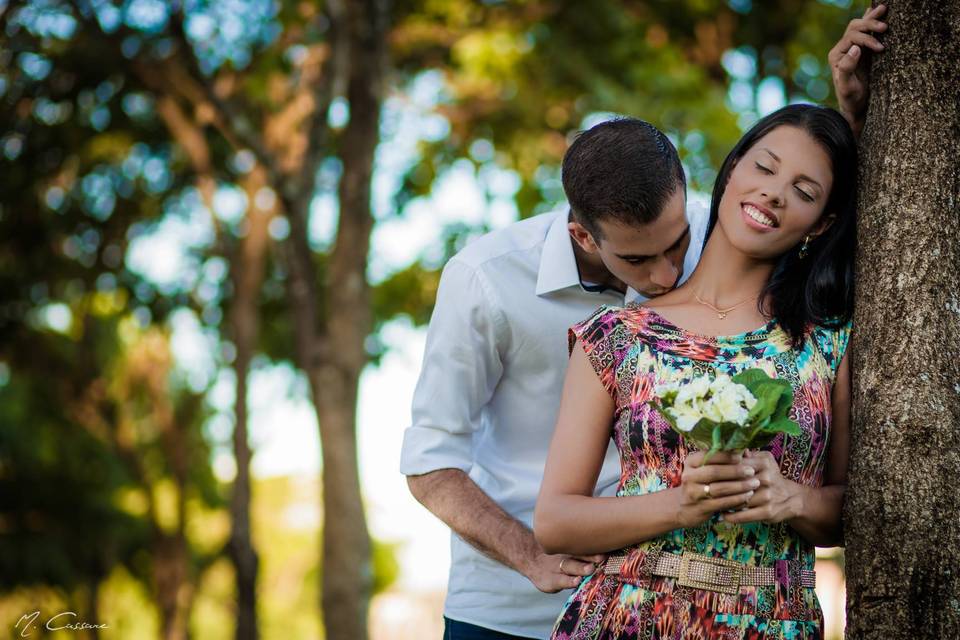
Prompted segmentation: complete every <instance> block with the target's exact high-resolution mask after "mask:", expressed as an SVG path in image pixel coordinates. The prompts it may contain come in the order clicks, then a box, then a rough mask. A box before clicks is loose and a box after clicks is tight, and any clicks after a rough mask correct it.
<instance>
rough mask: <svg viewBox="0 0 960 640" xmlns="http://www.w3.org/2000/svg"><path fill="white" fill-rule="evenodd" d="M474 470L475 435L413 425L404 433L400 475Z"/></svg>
mask: <svg viewBox="0 0 960 640" xmlns="http://www.w3.org/2000/svg"><path fill="white" fill-rule="evenodd" d="M471 468H473V434H472V433H463V434H460V433H451V432H450V431H447V430H446V429H442V428H440V427H428V426H420V425H414V426H411V427H407V430H406V431H405V432H404V433H403V447H402V448H401V450H400V473H402V474H403V475H405V476H419V475H422V474H424V473H430V472H431V471H437V470H438V469H460V470H461V471H464V472H466V473H469V472H470V469H471Z"/></svg>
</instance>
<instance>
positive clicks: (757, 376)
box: [733, 369, 773, 389]
mask: <svg viewBox="0 0 960 640" xmlns="http://www.w3.org/2000/svg"><path fill="white" fill-rule="evenodd" d="M767 380H773V378H771V377H770V376H768V375H767V372H766V371H764V370H763V369H747V370H746V371H741V372H740V373H738V374H737V375H735V376H733V381H734V382H735V383H737V384H742V385H743V386H745V387H746V388H747V389H749V388H750V387H751V386H753V385H756V384H759V383H761V382H766V381H767Z"/></svg>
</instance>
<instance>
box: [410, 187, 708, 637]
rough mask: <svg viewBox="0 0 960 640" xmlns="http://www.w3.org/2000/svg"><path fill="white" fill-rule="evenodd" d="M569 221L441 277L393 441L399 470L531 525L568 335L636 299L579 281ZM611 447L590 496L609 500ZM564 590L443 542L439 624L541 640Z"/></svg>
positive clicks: (696, 211) (699, 231)
mask: <svg viewBox="0 0 960 640" xmlns="http://www.w3.org/2000/svg"><path fill="white" fill-rule="evenodd" d="M687 216H688V219H689V220H690V223H691V224H690V235H691V237H690V248H689V249H688V250H687V254H686V256H685V259H684V274H683V279H686V278H687V277H688V276H689V274H690V273H691V272H692V271H693V268H694V267H695V266H696V264H697V261H698V260H699V258H700V250H701V246H702V244H703V235H704V231H705V229H706V224H707V214H706V211H704V210H703V208H702V207H699V206H697V207H693V208H691V209H690V210H688V213H687ZM572 242H573V241H572V239H571V238H570V235H569V233H568V231H567V212H566V211H557V212H552V213H545V214H542V215H539V216H535V217H533V218H529V219H527V220H522V221H520V222H517V223H515V224H512V225H510V226H508V227H506V228H504V229H501V230H499V231H494V232H492V233H489V234H487V235H485V236H483V237H481V238H479V239H477V240H475V241H474V242H472V243H470V244H469V245H468V246H467V247H466V248H464V249H463V250H462V251H460V252H459V253H458V254H457V255H455V256H454V257H453V258H452V259H451V260H450V261H449V262H448V263H447V265H446V267H445V268H444V270H443V275H442V276H441V278H440V287H439V289H438V291H437V301H436V306H435V307H434V311H433V316H432V318H431V319H430V328H429V330H428V333H427V342H426V349H425V352H424V356H423V367H422V370H421V373H420V379H419V381H418V382H417V387H416V391H415V392H414V396H413V410H412V417H413V424H412V425H410V426H409V427H408V428H407V430H406V432H405V433H404V438H403V450H402V452H401V459H400V471H401V472H402V473H403V474H404V475H420V474H424V473H428V472H430V471H436V470H438V469H450V468H452V469H462V470H463V471H465V472H466V473H467V474H469V476H470V478H471V479H473V481H474V482H476V483H477V485H478V486H479V487H480V488H481V489H482V490H483V491H484V492H485V493H486V494H487V495H489V496H490V497H491V498H492V499H493V500H494V501H495V502H496V503H497V504H499V505H500V506H501V507H502V508H503V509H504V510H505V511H506V512H507V513H509V514H510V515H511V516H513V517H514V518H516V519H517V520H519V521H521V522H523V523H524V524H526V525H527V526H528V527H529V526H531V525H532V521H533V508H534V503H535V502H536V499H537V494H538V492H539V490H540V482H541V480H542V476H543V467H544V464H545V462H546V458H547V449H548V447H549V445H550V439H551V436H552V434H553V429H554V424H555V422H556V419H557V411H558V409H559V406H560V395H561V389H562V386H563V379H564V375H565V372H566V368H567V360H568V354H567V329H568V328H569V327H571V326H573V325H574V324H576V323H577V322H579V321H581V320H583V319H584V318H586V317H588V316H589V315H590V314H591V313H592V312H593V311H594V310H595V309H596V308H597V307H598V306H600V305H601V304H612V305H622V304H624V303H625V302H629V301H630V300H633V299H640V300H643V299H644V298H643V297H642V296H639V294H637V293H636V292H633V291H632V290H631V291H628V294H627V296H626V299H625V296H624V295H622V294H620V293H618V292H616V291H613V290H608V291H605V292H602V293H591V292H588V291H585V290H584V289H583V288H582V286H581V282H580V276H579V273H578V270H577V264H576V260H575V258H574V253H573V245H572ZM619 477H620V464H619V460H618V457H617V454H616V449H615V447H614V446H613V444H612V442H611V445H610V447H609V448H608V450H607V455H606V459H605V460H604V464H603V468H602V470H601V473H600V476H599V479H598V481H597V494H598V495H599V494H603V495H612V494H613V493H614V492H615V490H616V485H617V481H618V480H619ZM569 593H570V592H569V591H566V592H561V593H556V594H545V593H542V592H540V591H539V590H537V588H536V587H534V586H533V584H532V583H531V582H530V581H529V580H527V578H525V577H524V576H523V575H521V574H519V573H517V572H516V571H514V570H513V569H510V568H508V567H506V566H504V565H502V564H500V563H499V562H496V561H494V560H491V559H490V558H488V557H487V556H485V555H483V554H482V553H480V552H479V551H477V550H476V549H475V548H474V547H472V546H471V545H470V544H468V543H466V542H464V541H463V540H462V539H461V538H460V537H459V536H457V535H456V534H453V535H452V536H451V564H450V581H449V585H448V590H447V599H446V604H445V608H444V614H445V615H446V616H447V617H449V618H451V619H454V620H459V621H461V622H468V623H471V624H475V625H479V626H481V627H486V628H488V629H494V630H496V631H501V632H503V633H508V634H513V635H519V636H528V637H533V638H546V637H548V636H549V635H550V632H551V630H552V628H553V624H554V622H555V621H556V618H557V616H558V615H559V613H560V609H561V607H562V606H563V603H564V601H565V600H566V598H567V597H568V596H569Z"/></svg>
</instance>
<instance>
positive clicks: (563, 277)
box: [537, 211, 580, 296]
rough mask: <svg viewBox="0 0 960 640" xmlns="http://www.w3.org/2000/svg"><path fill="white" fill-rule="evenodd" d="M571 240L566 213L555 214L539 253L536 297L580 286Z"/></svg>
mask: <svg viewBox="0 0 960 640" xmlns="http://www.w3.org/2000/svg"><path fill="white" fill-rule="evenodd" d="M572 242H573V240H572V238H570V232H569V231H568V230H567V213H566V212H564V211H560V212H557V213H556V214H555V216H554V218H553V222H552V223H550V228H549V229H548V230H547V237H546V239H545V240H544V241H543V250H542V251H541V252H540V270H539V272H538V273H537V295H538V296H542V295H544V294H545V293H552V292H554V291H559V290H560V289H566V288H567V287H579V286H580V273H579V272H578V271H577V259H576V257H575V256H574V255H573V244H572Z"/></svg>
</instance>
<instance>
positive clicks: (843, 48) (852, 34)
mask: <svg viewBox="0 0 960 640" xmlns="http://www.w3.org/2000/svg"><path fill="white" fill-rule="evenodd" d="M886 11H887V7H886V6H885V5H882V4H880V5H877V6H876V7H873V8H868V9H867V10H866V12H865V13H864V14H863V17H862V18H857V19H856V20H851V21H850V24H848V25H847V30H846V31H844V33H843V36H842V37H841V38H840V41H839V42H837V44H836V45H835V46H834V47H833V49H831V50H830V53H829V54H827V60H828V61H829V63H830V70H831V75H832V77H833V88H834V91H835V92H836V94H837V102H838V103H839V104H840V113H842V114H843V117H844V118H846V119H847V122H849V123H850V128H851V129H853V135H855V136H856V137H858V138H859V137H860V131H861V130H862V129H863V121H864V119H865V118H866V116H867V104H868V103H869V98H870V86H869V81H870V54H871V52H873V53H880V52H882V51H883V44H882V43H881V42H880V41H879V40H877V39H876V38H875V37H874V36H873V35H872V34H873V33H883V32H884V31H886V30H887V23H886V22H882V21H881V20H880V18H881V17H883V14H884V13H886ZM863 47H866V48H867V49H868V52H867V53H866V54H864V53H863Z"/></svg>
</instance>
